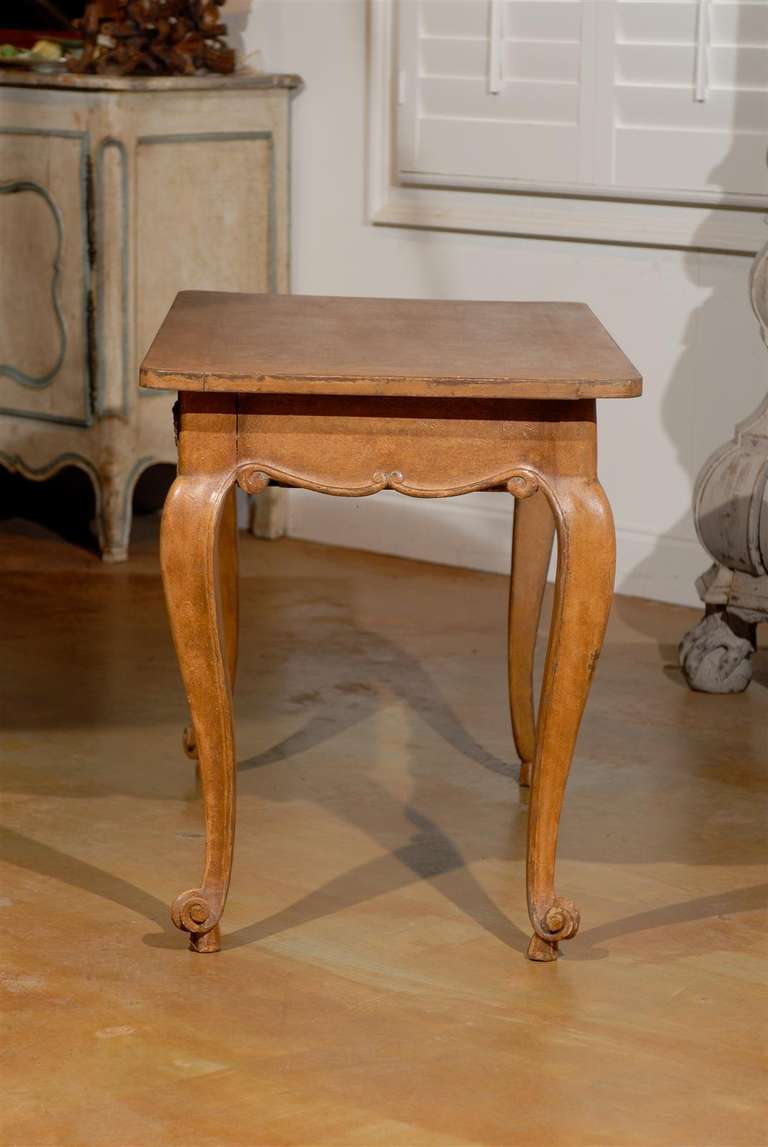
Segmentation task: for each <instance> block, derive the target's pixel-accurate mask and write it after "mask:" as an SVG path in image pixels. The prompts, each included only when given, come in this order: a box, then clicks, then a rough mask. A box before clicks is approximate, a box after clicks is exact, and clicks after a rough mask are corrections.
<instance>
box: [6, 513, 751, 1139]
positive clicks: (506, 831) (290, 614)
mask: <svg viewBox="0 0 768 1147" xmlns="http://www.w3.org/2000/svg"><path fill="white" fill-rule="evenodd" d="M243 564H244V579H243V601H244V608H243V644H242V649H243V653H242V660H241V666H242V669H241V674H240V679H239V684H238V696H237V704H238V711H239V725H238V732H239V745H238V747H239V755H240V761H241V764H240V777H239V792H240V804H239V815H240V820H239V832H238V843H237V850H236V863H235V873H234V880H233V887H232V894H231V898H230V903H229V908H228V911H227V914H226V917H225V926H224V950H223V951H222V952H221V954H219V955H217V956H196V955H193V954H191V953H189V952H188V951H186V949H185V943H184V939H183V937H182V936H181V935H180V934H178V933H177V932H176V931H175V930H174V929H173V927H172V926H171V924H170V922H169V919H168V911H167V905H168V904H169V902H170V901H171V899H172V898H173V897H174V895H175V894H176V893H177V892H179V891H180V890H181V889H182V888H187V887H190V886H192V885H194V884H195V883H196V882H197V880H198V875H199V859H200V852H201V830H200V824H201V820H200V804H199V800H198V796H197V793H196V787H195V774H194V767H193V766H192V765H191V764H190V762H189V761H187V760H186V758H185V757H184V756H183V755H182V753H181V749H180V728H181V725H182V722H183V719H184V706H183V698H182V692H181V688H180V685H179V682H178V679H177V674H176V667H175V662H174V657H173V653H172V650H171V646H170V642H169V637H168V632H167V628H166V621H165V616H164V610H163V602H162V596H161V588H160V582H159V578H158V566H157V553H156V540H155V537H154V535H153V533H152V531H151V530H150V531H147V530H146V529H145V537H144V539H143V540H140V542H139V544H137V546H136V547H135V551H134V556H133V558H132V560H131V561H130V562H129V563H128V564H126V565H120V566H103V565H101V564H100V563H99V562H98V561H97V560H96V559H95V558H94V557H92V556H91V555H89V554H87V553H85V552H83V551H82V550H79V549H77V548H75V547H73V546H70V545H67V544H66V543H64V542H62V541H59V540H58V539H56V538H54V537H53V536H52V535H49V534H45V533H43V532H42V531H39V530H36V529H33V528H32V527H28V528H26V529H24V528H22V526H21V525H20V524H19V523H14V522H10V523H5V524H4V525H3V526H2V531H1V532H0V594H1V595H2V622H1V623H0V635H1V640H2V654H1V656H0V715H1V719H0V726H1V731H0V754H1V755H2V766H3V770H2V772H3V776H2V790H3V813H2V825H3V827H2V831H1V835H0V840H1V841H2V852H0V859H1V860H2V863H0V882H1V884H0V918H1V919H2V921H3V924H4V927H3V930H2V937H3V942H2V950H1V953H0V986H2V989H3V992H2V996H3V1017H4V1018H3V1020H2V1034H3V1039H2V1045H3V1051H4V1056H5V1058H4V1061H3V1064H2V1068H1V1069H0V1074H1V1077H2V1090H3V1093H4V1094H3V1100H2V1116H1V1117H0V1120H1V1124H0V1142H2V1144H3V1147H47V1145H49V1144H56V1145H66V1147H102V1145H104V1147H106V1145H114V1147H171V1145H176V1144H179V1145H181V1144H184V1145H187V1144H194V1145H195V1147H207V1145H216V1147H218V1145H222V1147H224V1145H226V1147H230V1145H231V1147H241V1145H242V1147H278V1145H282V1144H294V1145H301V1147H315V1145H317V1147H320V1145H328V1147H352V1145H354V1147H427V1145H429V1147H469V1145H475V1144H478V1145H483V1147H491V1145H493V1147H497V1145H498V1147H502V1145H504V1147H506V1145H510V1147H511V1145H521V1147H523V1145H524V1147H538V1145H544V1144H546V1145H551V1147H595V1145H601V1144H605V1145H609V1147H628V1145H630V1144H632V1145H634V1144H637V1145H639V1147H654V1145H664V1147H738V1145H745V1147H747V1145H748V1147H756V1145H759V1144H765V1143H766V1142H767V1139H766V1122H765V1108H764V1106H763V1104H762V1100H761V1097H763V1098H764V1096H765V1075H764V1069H765V1050H766V1036H765V1031H766V1020H768V1007H767V1006H766V997H765V994H764V992H763V989H762V987H761V982H762V981H763V980H764V975H765V962H764V960H765V954H766V953H765V936H766V930H765V915H764V909H765V905H766V869H765V859H766V848H767V846H768V818H767V817H766V808H765V803H764V800H763V798H764V793H765V776H766V765H767V764H768V736H767V735H766V731H767V730H768V691H767V690H766V683H767V682H768V665H767V664H766V660H765V659H764V657H763V659H762V661H761V659H760V658H758V673H757V679H756V681H755V682H754V683H753V685H752V686H751V687H750V690H749V692H748V693H746V694H745V695H743V696H739V697H707V696H701V695H698V696H697V695H693V694H691V693H690V692H689V691H688V690H687V689H686V688H685V687H684V685H683V683H682V681H681V678H680V675H679V673H678V671H677V669H676V668H675V664H674V661H675V659H674V646H675V644H676V642H677V640H678V639H679V637H680V636H681V634H682V633H683V632H684V631H685V629H686V627H687V626H688V625H689V624H690V623H691V620H692V618H693V617H694V616H695V615H694V613H693V612H692V611H690V610H684V609H681V608H676V607H671V606H662V605H656V604H648V603H644V602H642V601H637V600H632V599H627V598H625V599H619V600H617V602H616V606H615V609H614V614H613V619H612V623H611V627H610V630H609V635H608V643H607V647H606V651H605V654H604V657H603V660H602V661H601V663H600V667H599V670H598V674H597V678H596V681H595V685H594V689H593V694H592V700H591V704H590V707H589V710H588V716H587V718H586V722H585V725H584V728H583V731H582V735H581V738H580V741H579V746H578V752H577V761H576V764H575V767H574V771H573V773H572V777H571V784H570V786H569V793H568V801H567V808H566V813H565V817H564V823H563V831H562V844H561V859H560V882H559V883H560V892H561V893H562V894H563V895H565V896H569V897H572V898H573V899H575V900H576V901H577V903H578V904H579V906H580V908H581V912H582V932H581V934H580V935H579V936H578V937H577V938H576V939H575V940H573V941H572V942H569V943H568V944H567V945H564V946H563V947H564V949H565V952H566V956H565V958H564V959H562V960H561V961H560V962H559V963H557V964H531V963H529V962H528V961H526V960H525V959H524V957H523V952H524V951H525V947H526V944H527V940H528V935H529V926H528V922H527V919H526V913H525V908H524V891H523V850H524V838H525V824H526V808H525V795H524V794H523V795H521V794H520V793H519V792H518V789H517V785H516V783H515V780H514V772H515V770H514V769H513V768H512V767H511V762H512V759H513V758H512V748H511V737H510V731H509V724H508V716H507V712H506V699H505V682H504V612H505V596H506V586H505V581H504V579H502V578H500V577H496V576H492V575H487V574H479V573H472V572H466V571H460V570H453V569H447V568H442V567H437V566H429V565H424V564H418V563H410V562H407V561H402V560H399V559H395V558H384V557H378V556H372V555H367V554H362V553H356V552H351V551H344V550H337V549H330V548H326V547H322V546H315V545H309V544H303V543H300V542H295V541H288V542H277V543H264V542H256V541H254V540H253V539H252V538H247V539H246V540H245V542H244V545H243Z"/></svg>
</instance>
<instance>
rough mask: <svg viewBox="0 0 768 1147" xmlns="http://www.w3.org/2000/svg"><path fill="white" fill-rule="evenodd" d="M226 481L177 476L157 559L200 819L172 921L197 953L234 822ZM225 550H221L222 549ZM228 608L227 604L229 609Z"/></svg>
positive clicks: (221, 883) (224, 883) (203, 944)
mask: <svg viewBox="0 0 768 1147" xmlns="http://www.w3.org/2000/svg"><path fill="white" fill-rule="evenodd" d="M232 481H233V476H232V475H221V474H218V475H216V476H213V477H208V476H203V477H179V478H177V479H176V481H175V482H174V484H173V486H172V487H171V490H170V492H169V494H168V498H167V500H166V504H165V509H164V511H163V521H162V530H161V537H160V557H161V565H162V573H163V585H164V587H165V595H166V601H167V603H168V612H169V615H170V620H171V629H172V632H173V640H174V644H175V646H176V653H177V656H178V660H179V666H180V668H181V675H182V678H183V681H184V687H185V689H186V693H187V700H188V702H189V708H190V712H191V714H192V723H193V726H194V730H195V740H196V744H197V750H198V758H199V770H200V779H201V783H202V796H203V806H204V814H205V829H206V842H205V865H204V871H203V879H202V884H201V887H200V888H194V889H192V890H190V891H188V892H183V893H181V895H180V896H178V897H177V898H176V900H175V901H174V904H173V907H172V909H171V916H172V918H173V922H174V924H175V925H176V927H177V928H181V929H183V930H184V931H186V932H189V933H190V934H191V945H190V946H191V947H192V949H193V950H195V951H198V952H215V951H218V949H219V946H220V944H219V930H218V925H219V920H220V918H221V913H222V910H223V908H224V903H225V900H226V896H227V890H228V887H229V878H230V871H231V866H232V846H233V841H234V824H235V821H234V816H235V747H234V731H233V724H232V689H231V670H230V667H229V666H228V664H227V660H226V657H225V638H226V637H228V633H227V625H226V623H225V619H224V614H223V609H222V592H221V584H222V580H226V578H225V579H222V576H221V574H222V567H224V568H225V569H227V570H230V571H231V564H230V563H229V562H228V561H227V562H223V561H222V558H221V555H220V552H219V533H220V526H221V523H222V519H223V518H225V517H226V516H227V514H228V511H227V510H226V509H225V508H226V506H227V504H228V502H230V501H231V495H230V489H231V485H232ZM225 549H226V547H225ZM230 604H231V603H230Z"/></svg>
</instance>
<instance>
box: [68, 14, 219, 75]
mask: <svg viewBox="0 0 768 1147" xmlns="http://www.w3.org/2000/svg"><path fill="white" fill-rule="evenodd" d="M223 3H224V0H94V2H93V3H91V4H89V5H88V7H87V8H86V9H85V14H84V15H83V18H82V19H81V20H77V21H76V22H75V27H76V28H77V29H78V31H79V32H80V34H81V36H82V39H83V50H82V53H81V55H80V57H79V58H77V59H72V60H71V61H70V63H69V67H70V70H71V71H73V72H94V73H96V74H97V75H118V76H127V75H131V74H139V75H181V76H194V75H195V74H196V73H198V72H200V71H211V72H223V73H226V72H233V71H234V70H235V53H234V50H233V49H232V48H229V47H227V45H226V44H225V43H224V39H223V37H224V36H226V34H227V27H226V24H222V22H221V14H220V12H219V8H220V7H221V5H222V4H223Z"/></svg>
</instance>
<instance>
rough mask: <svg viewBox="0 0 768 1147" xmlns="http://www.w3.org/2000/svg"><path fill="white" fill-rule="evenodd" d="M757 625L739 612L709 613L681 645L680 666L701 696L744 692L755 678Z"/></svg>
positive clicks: (713, 611) (692, 686)
mask: <svg viewBox="0 0 768 1147" xmlns="http://www.w3.org/2000/svg"><path fill="white" fill-rule="evenodd" d="M755 634H756V626H755V624H754V623H753V622H751V621H748V620H745V619H744V618H743V617H740V616H739V615H738V612H736V611H733V612H731V611H728V610H726V609H724V608H722V607H720V608H715V609H713V610H712V611H711V612H708V613H707V614H706V615H705V616H704V617H703V618H702V619H701V621H700V622H699V623H698V625H695V626H694V627H693V629H691V630H689V631H688V633H686V635H685V637H684V638H683V640H682V641H681V642H680V647H679V656H680V667H681V669H682V671H683V674H684V675H685V679H686V681H687V682H688V684H689V685H690V687H691V689H695V690H696V691H697V692H699V693H743V692H744V690H745V689H746V687H747V686H748V685H749V682H750V681H751V679H752V655H753V653H754V652H755V649H756V636H755Z"/></svg>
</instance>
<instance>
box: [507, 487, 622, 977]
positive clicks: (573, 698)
mask: <svg viewBox="0 0 768 1147" xmlns="http://www.w3.org/2000/svg"><path fill="white" fill-rule="evenodd" d="M546 493H547V497H548V499H549V502H550V505H551V507H552V511H553V514H554V518H555V524H556V528H557V541H558V554H557V581H556V584H555V601H554V608H553V611H552V628H551V632H550V637H549V646H548V649H547V661H546V666H545V670H544V684H543V688H542V694H541V702H540V706H539V720H538V727H537V731H536V754H535V759H534V761H535V763H534V769H533V778H532V788H531V801H530V809H529V821H528V865H527V887H528V911H529V914H530V917H531V923H532V924H533V927H534V936H533V939H532V940H531V944H530V947H529V949H528V956H529V957H530V959H532V960H555V959H557V956H558V954H559V953H558V942H559V941H560V940H567V939H569V938H570V937H571V936H574V935H575V934H576V931H577V930H578V927H579V913H578V911H577V909H576V907H575V906H574V905H573V904H572V903H571V902H570V901H568V900H564V899H561V898H560V897H559V896H557V895H556V893H555V854H556V850H557V834H558V825H559V822H560V811H561V808H562V803H563V796H564V793H565V785H566V781H567V779H568V773H569V770H570V767H571V759H572V756H573V750H574V746H575V743H576V735H577V733H578V730H579V724H580V722H581V716H582V713H583V711H584V705H585V703H586V700H587V694H588V692H589V686H590V682H591V679H592V674H593V672H594V669H595V666H596V664H597V659H598V657H599V654H600V649H601V647H602V643H603V636H604V633H605V626H606V623H607V620H608V612H609V610H610V605H611V598H612V595H613V577H614V568H615V536H614V528H613V516H612V514H611V509H610V506H609V504H608V500H607V498H606V496H605V493H604V492H603V489H602V487H601V486H600V484H599V483H598V482H597V481H596V480H590V479H588V478H567V479H556V480H554V481H552V482H551V483H550V484H549V486H548V488H547V490H546Z"/></svg>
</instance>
